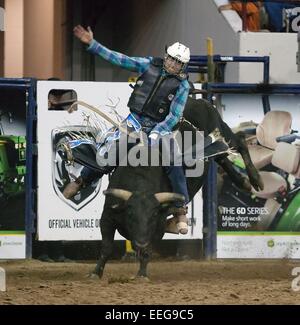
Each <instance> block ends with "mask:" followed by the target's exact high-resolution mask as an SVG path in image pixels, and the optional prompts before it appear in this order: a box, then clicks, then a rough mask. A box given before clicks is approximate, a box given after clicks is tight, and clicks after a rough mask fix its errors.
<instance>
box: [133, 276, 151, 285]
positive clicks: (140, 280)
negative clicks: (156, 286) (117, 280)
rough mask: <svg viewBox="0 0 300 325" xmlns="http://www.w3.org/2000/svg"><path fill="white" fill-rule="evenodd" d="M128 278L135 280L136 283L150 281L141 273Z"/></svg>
mask: <svg viewBox="0 0 300 325" xmlns="http://www.w3.org/2000/svg"><path fill="white" fill-rule="evenodd" d="M130 280H132V281H134V282H136V283H148V282H150V279H149V278H148V277H147V276H142V275H136V276H133V277H132V278H130Z"/></svg>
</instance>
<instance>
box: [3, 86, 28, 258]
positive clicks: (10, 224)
mask: <svg viewBox="0 0 300 325" xmlns="http://www.w3.org/2000/svg"><path fill="white" fill-rule="evenodd" d="M25 135H26V96H25V92H24V91H21V90H16V89H12V88H10V89H4V88H1V83H0V259H11V258H13V259H16V258H25V173H26V160H25V158H26V138H25Z"/></svg>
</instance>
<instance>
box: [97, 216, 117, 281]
mask: <svg viewBox="0 0 300 325" xmlns="http://www.w3.org/2000/svg"><path fill="white" fill-rule="evenodd" d="M100 227H101V234H102V245H101V250H100V257H99V259H98V262H97V265H96V267H95V270H94V272H93V273H92V277H95V276H97V277H99V278H102V275H103V271H104V267H105V264H106V262H107V260H108V259H109V258H110V256H111V254H112V251H113V243H114V236H115V232H116V228H115V227H114V226H113V225H112V222H111V221H110V220H108V219H106V218H105V217H102V218H101V221H100Z"/></svg>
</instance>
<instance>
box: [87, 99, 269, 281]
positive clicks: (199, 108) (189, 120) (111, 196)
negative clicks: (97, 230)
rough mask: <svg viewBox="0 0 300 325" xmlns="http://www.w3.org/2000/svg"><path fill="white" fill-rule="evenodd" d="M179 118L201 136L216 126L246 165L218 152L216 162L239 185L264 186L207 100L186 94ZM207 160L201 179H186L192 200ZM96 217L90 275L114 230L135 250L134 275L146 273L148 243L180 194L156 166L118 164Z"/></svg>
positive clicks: (107, 252) (100, 266) (160, 232)
mask: <svg viewBox="0 0 300 325" xmlns="http://www.w3.org/2000/svg"><path fill="white" fill-rule="evenodd" d="M183 118H184V119H183V121H182V122H181V123H179V125H177V129H179V131H180V132H181V133H183V132H184V131H192V132H197V130H200V131H203V132H204V136H207V135H209V134H210V133H211V132H213V130H215V129H219V131H220V132H221V135H222V136H223V137H224V139H225V141H226V142H227V144H228V146H229V147H230V148H233V149H235V150H236V151H237V152H239V153H240V154H241V156H242V157H243V160H244V162H245V166H246V172H247V175H248V178H247V177H244V176H242V175H241V174H240V173H238V172H237V171H236V170H235V169H234V168H233V166H232V163H231V162H230V160H229V159H228V158H227V154H222V155H218V156H216V157H215V161H216V162H217V163H218V164H219V165H220V166H221V167H222V168H223V169H224V171H225V172H227V174H228V175H229V176H230V178H231V179H232V181H233V182H234V183H235V184H236V185H237V186H238V187H239V188H241V189H243V190H246V191H250V190H251V185H252V186H253V187H254V188H255V189H256V190H259V189H263V183H262V180H261V178H260V176H259V173H258V172H257V170H256V168H255V167H254V165H253V163H252V161H251V158H250V155H249V152H248V148H247V145H246V142H245V136H244V134H243V133H242V132H239V133H236V134H234V133H233V132H232V131H231V129H230V128H229V126H228V125H227V124H226V123H225V122H224V121H223V120H222V118H221V116H220V115H219V113H218V111H217V110H216V109H215V108H214V107H213V105H211V104H210V103H209V102H208V101H206V100H203V99H194V98H191V97H189V98H188V101H187V103H186V106H185V110H184V113H183ZM209 163H210V160H207V161H205V162H204V172H203V174H202V175H201V176H200V177H188V178H187V184H188V190H189V197H190V199H192V198H193V197H194V196H195V194H196V193H197V192H198V191H199V190H200V188H201V187H202V185H203V182H204V179H205V177H206V176H207V172H208V167H209ZM104 194H105V195H106V199H105V204H104V209H103V212H102V216H101V223H100V227H101V233H102V246H101V251H100V257H99V260H98V262H97V265H96V267H95V270H94V271H93V273H92V274H91V277H100V278H101V277H102V275H103V270H104V267H105V264H106V262H107V260H108V259H109V257H110V256H111V254H112V250H113V241H114V235H115V231H116V230H118V231H119V233H120V234H121V235H122V236H123V237H125V238H126V239H128V240H130V241H131V242H132V245H133V248H134V250H135V251H136V252H137V255H138V258H139V261H140V268H139V271H138V273H137V277H147V264H148V262H149V260H150V257H151V251H152V247H153V244H157V243H159V241H160V240H161V239H162V237H163V236H164V233H165V227H166V222H167V217H168V216H169V215H171V214H172V207H173V206H174V203H175V202H176V201H180V200H182V201H183V200H184V197H183V196H182V195H179V194H176V193H173V192H172V188H171V184H170V183H169V180H168V177H167V176H166V175H165V173H164V171H163V168H162V167H161V166H156V167H155V166H147V167H144V166H138V167H131V166H126V167H121V166H119V167H117V168H116V169H115V171H114V172H113V174H112V176H111V178H110V182H109V186H108V188H107V190H105V191H104Z"/></svg>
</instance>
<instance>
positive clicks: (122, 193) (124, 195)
mask: <svg viewBox="0 0 300 325" xmlns="http://www.w3.org/2000/svg"><path fill="white" fill-rule="evenodd" d="M103 194H104V195H113V196H115V197H117V198H119V199H122V200H124V201H128V200H129V199H130V197H131V195H132V192H129V191H126V190H120V189H116V188H110V189H108V190H105V191H103Z"/></svg>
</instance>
